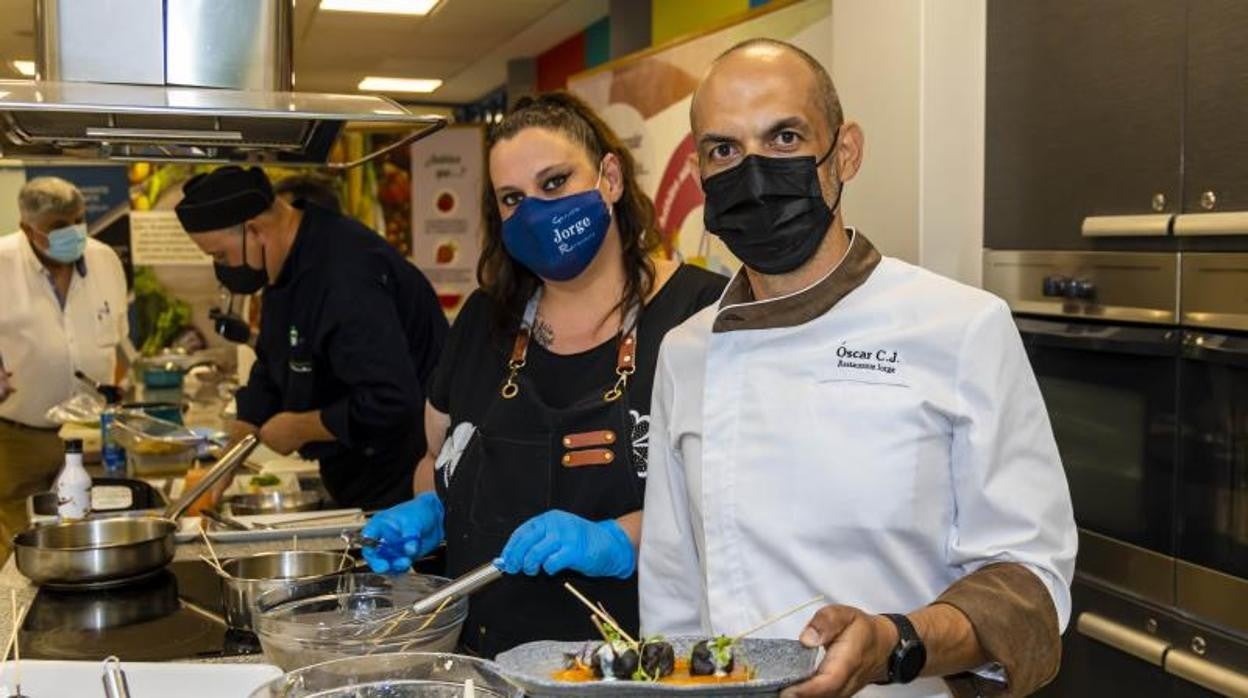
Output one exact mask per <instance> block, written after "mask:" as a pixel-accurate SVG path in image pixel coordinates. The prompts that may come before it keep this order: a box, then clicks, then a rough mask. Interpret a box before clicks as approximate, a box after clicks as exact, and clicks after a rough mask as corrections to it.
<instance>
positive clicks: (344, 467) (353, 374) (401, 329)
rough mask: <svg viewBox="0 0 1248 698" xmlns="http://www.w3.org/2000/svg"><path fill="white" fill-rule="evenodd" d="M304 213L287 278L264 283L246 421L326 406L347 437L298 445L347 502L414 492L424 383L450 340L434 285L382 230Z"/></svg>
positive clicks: (372, 505) (361, 503)
mask: <svg viewBox="0 0 1248 698" xmlns="http://www.w3.org/2000/svg"><path fill="white" fill-rule="evenodd" d="M296 205H297V206H299V207H300V208H302V209H303V212H304V213H303V220H302V222H301V223H300V224H299V231H298V233H297V235H296V236H295V241H294V244H293V245H292V247H291V250H290V255H289V256H288V257H287V258H286V262H285V264H284V265H283V266H282V271H281V273H280V274H279V275H278V278H277V282H276V283H274V284H273V285H272V286H269V287H268V288H266V289H265V292H264V305H263V307H262V309H261V311H260V336H259V338H258V339H257V341H256V356H257V358H256V363H255V365H254V366H253V367H252V369H251V377H250V378H249V379H248V382H247V386H246V387H245V388H243V389H242V390H240V391H239V392H238V398H237V399H238V418H239V419H241V420H243V421H245V422H248V423H250V424H253V425H256V426H262V425H263V424H264V423H265V422H266V421H268V420H269V418H270V417H272V416H273V415H275V414H277V413H279V412H306V411H309V410H320V412H321V421H322V422H324V424H325V427H326V428H327V429H328V430H329V431H330V432H331V433H332V434H333V435H334V436H335V437H337V441H334V442H317V443H309V444H307V445H305V446H304V447H303V448H301V449H300V450H299V453H300V455H302V456H303V457H304V458H309V459H316V460H319V461H320V464H321V477H322V479H323V481H324V483H325V487H326V489H327V490H328V491H329V493H330V495H331V496H332V497H333V498H334V499H335V500H336V501H337V503H338V504H341V505H343V506H356V507H362V508H365V509H377V508H383V507H387V506H391V505H393V504H397V503H399V502H402V501H406V500H408V499H410V498H411V496H412V475H413V473H414V471H415V467H416V463H417V461H418V460H419V459H420V457H421V456H422V455H423V454H424V452H425V448H426V445H425V432H424V426H423V424H424V419H423V414H424V404H425V392H426V391H425V387H426V386H427V385H428V380H429V378H430V374H432V372H433V368H434V366H435V365H436V364H437V360H438V356H439V353H440V352H441V349H442V343H443V341H444V340H445V338H446V333H447V322H446V316H445V315H444V314H443V313H442V308H441V306H440V305H439V304H438V299H437V296H436V295H435V294H434V292H433V287H432V286H430V284H429V281H428V280H427V279H426V278H425V276H424V275H423V274H421V273H420V271H419V270H418V269H416V267H414V266H412V265H411V264H410V263H409V262H408V261H407V260H405V259H404V258H403V257H401V256H400V255H399V253H398V252H396V251H395V250H394V248H392V247H391V246H390V245H389V243H387V242H386V241H385V240H384V239H383V238H382V237H381V236H379V235H377V233H375V232H373V231H372V230H369V229H368V228H366V227H364V226H363V225H362V224H360V223H359V222H358V221H355V220H353V219H351V218H347V217H345V216H341V215H338V214H335V213H331V212H330V211H327V210H325V209H322V208H319V207H317V206H315V205H311V204H305V203H303V202H299V203H298V204H296Z"/></svg>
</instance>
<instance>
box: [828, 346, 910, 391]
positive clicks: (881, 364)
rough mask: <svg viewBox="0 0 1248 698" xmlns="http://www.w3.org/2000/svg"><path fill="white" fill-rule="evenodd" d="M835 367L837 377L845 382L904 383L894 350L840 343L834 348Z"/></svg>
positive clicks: (898, 358)
mask: <svg viewBox="0 0 1248 698" xmlns="http://www.w3.org/2000/svg"><path fill="white" fill-rule="evenodd" d="M835 367H836V374H838V377H840V378H842V379H845V380H862V381H868V382H871V383H880V382H887V383H904V381H903V380H902V372H901V355H900V353H898V351H897V350H896V349H890V348H887V347H876V346H856V345H852V344H847V343H842V344H840V345H838V346H837V347H836V365H835ZM882 379H883V380H882Z"/></svg>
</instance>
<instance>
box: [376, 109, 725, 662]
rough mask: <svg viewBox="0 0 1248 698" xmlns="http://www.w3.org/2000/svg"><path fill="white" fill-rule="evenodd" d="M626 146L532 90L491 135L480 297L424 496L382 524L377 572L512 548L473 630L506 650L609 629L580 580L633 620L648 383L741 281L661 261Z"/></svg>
mask: <svg viewBox="0 0 1248 698" xmlns="http://www.w3.org/2000/svg"><path fill="white" fill-rule="evenodd" d="M634 171H635V165H634V163H633V160H632V157H631V155H630V154H629V151H628V148H627V147H625V146H624V145H623V144H622V143H621V142H620V141H619V139H618V138H617V137H616V136H615V134H613V133H612V132H611V130H610V129H609V128H608V127H607V126H606V124H604V123H603V122H602V120H601V119H599V118H598V116H597V115H595V114H594V113H593V111H592V110H590V109H589V107H588V106H586V105H585V104H584V103H582V102H581V101H580V100H578V99H576V98H575V97H573V96H571V95H567V94H561V93H556V94H549V95H542V96H540V97H537V98H524V99H521V100H520V101H519V102H518V103H517V105H516V109H515V110H514V111H513V112H512V113H511V114H510V115H508V116H507V118H506V119H504V120H503V121H502V122H501V123H500V124H499V125H498V126H496V127H495V130H494V133H493V135H492V137H491V141H490V147H489V179H488V181H487V185H486V187H487V190H486V192H485V199H484V201H485V212H486V215H485V228H486V230H485V237H484V249H483V254H482V259H481V261H480V265H479V267H478V277H479V280H480V282H481V290H480V291H478V292H476V293H474V294H473V295H472V296H471V297H470V298H469V299H468V300H467V301H466V302H465V304H464V307H463V309H462V310H461V311H460V313H459V316H458V317H457V318H456V320H455V326H454V327H453V328H452V330H451V335H450V338H449V339H448V340H447V346H446V350H445V351H444V352H443V354H442V360H441V363H439V365H438V369H437V371H436V372H435V374H434V380H433V384H432V386H431V388H430V391H429V396H428V399H429V406H428V408H427V409H426V413H425V415H426V416H425V424H426V429H427V430H428V432H427V438H428V441H429V453H428V454H427V455H426V456H425V458H424V459H422V461H421V463H420V466H419V469H418V471H417V476H416V481H417V482H416V487H417V492H418V494H417V496H416V498H415V499H413V500H412V501H410V502H407V503H404V504H400V505H399V506H397V507H394V508H392V509H390V510H387V511H385V512H382V513H380V514H378V515H377V516H375V517H373V519H372V520H371V521H370V522H369V523H368V524H367V525H366V526H365V529H364V532H365V534H366V535H370V536H373V537H375V538H378V539H380V540H381V541H382V542H383V543H382V545H381V546H379V547H377V548H369V549H366V550H365V559H367V560H368V562H369V564H370V565H371V566H372V567H373V569H374V570H377V571H379V572H395V571H402V570H405V569H407V568H408V567H409V566H410V565H411V562H412V560H413V559H415V558H417V557H419V556H420V555H423V554H425V553H427V552H429V551H430V550H432V549H433V547H434V546H436V545H438V544H439V543H440V542H441V541H442V540H443V539H445V540H446V554H447V568H448V573H449V574H450V575H452V576H456V575H460V574H463V573H464V572H466V571H468V570H471V569H472V568H474V567H477V566H479V565H482V564H488V563H490V562H491V561H495V560H496V559H497V562H496V564H497V566H499V567H500V568H502V569H503V571H504V572H506V573H507V576H505V577H504V578H502V579H501V580H499V581H497V582H495V583H493V584H492V585H491V586H489V587H488V588H486V589H483V590H481V591H479V592H477V593H476V594H474V595H473V597H472V602H471V603H470V604H469V607H468V609H469V610H468V618H467V620H466V622H465V625H464V630H463V633H462V635H461V636H460V640H461V642H462V643H463V645H464V649H465V650H466V651H468V652H472V653H476V654H480V655H484V656H490V657H492V656H494V655H495V654H497V653H499V652H501V651H504V650H507V649H509V648H511V647H514V646H516V645H518V644H521V643H524V642H528V641H531V640H538V639H555V640H576V639H584V638H586V637H590V636H593V635H595V631H594V628H593V626H592V625H591V624H590V622H589V618H588V614H587V612H586V610H585V609H584V607H582V606H581V605H580V604H579V602H578V601H577V600H576V599H575V598H574V597H573V596H572V595H571V594H569V593H568V592H567V590H565V589H564V588H563V583H564V582H565V581H571V582H572V583H573V584H574V585H575V586H576V587H577V588H578V589H579V590H580V591H582V592H584V593H585V594H586V595H587V596H588V597H590V598H591V599H593V600H594V601H596V602H601V603H602V604H603V605H605V606H606V608H607V609H608V610H609V611H610V612H611V614H612V615H613V616H615V618H616V619H617V620H618V621H619V622H620V623H621V624H623V625H624V626H625V629H626V630H627V631H628V632H630V633H632V632H635V631H636V627H637V576H636V572H635V570H636V544H637V536H638V534H639V531H640V526H641V520H642V516H643V514H642V512H641V504H642V495H643V492H644V486H645V479H644V478H645V476H646V458H647V443H648V429H649V421H650V417H649V414H650V390H651V385H652V383H653V380H654V374H655V361H656V360H657V357H658V353H659V344H660V342H661V341H662V340H663V336H664V335H665V334H666V333H667V331H668V330H669V329H671V328H672V327H675V326H676V325H678V324H679V323H680V322H681V321H683V320H684V319H685V318H688V317H689V316H691V315H693V314H694V313H696V312H698V310H700V309H701V308H703V307H705V306H707V305H709V304H710V303H712V302H714V301H715V299H717V298H718V297H719V294H720V292H721V291H722V289H723V287H724V284H725V282H726V279H724V278H723V277H721V276H719V275H717V274H712V273H710V272H708V271H706V270H703V269H699V268H697V267H693V266H690V265H686V264H680V263H679V262H676V261H673V260H667V259H659V258H655V257H653V256H651V254H652V253H653V252H654V250H655V249H656V247H657V245H658V239H659V238H658V230H657V226H656V225H655V222H654V206H653V204H652V203H651V202H650V200H649V199H648V198H647V197H646V195H645V194H644V193H643V192H642V191H641V188H640V187H639V185H638V183H637V180H636V178H635V175H634Z"/></svg>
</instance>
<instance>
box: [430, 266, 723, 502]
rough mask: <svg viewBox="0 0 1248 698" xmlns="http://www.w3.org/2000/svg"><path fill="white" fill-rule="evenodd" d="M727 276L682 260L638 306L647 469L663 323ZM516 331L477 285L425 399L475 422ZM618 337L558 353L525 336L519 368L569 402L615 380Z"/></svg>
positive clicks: (633, 395)
mask: <svg viewBox="0 0 1248 698" xmlns="http://www.w3.org/2000/svg"><path fill="white" fill-rule="evenodd" d="M727 283H728V280H727V279H726V278H724V277H723V276H720V275H719V274H715V273H712V272H709V271H706V270H704V269H701V268H699V267H694V266H690V265H687V264H684V265H681V266H680V267H679V268H678V269H677V270H676V272H675V273H674V274H673V275H672V277H671V278H670V279H668V281H667V283H666V284H664V285H663V287H662V288H661V289H659V292H658V293H657V294H655V296H654V297H653V298H652V299H651V300H650V302H649V303H648V304H647V305H646V306H645V307H644V308H643V309H642V311H641V315H640V317H639V320H638V327H637V359H636V361H637V372H636V373H635V374H634V375H633V376H632V377H631V378H630V379H629V383H628V385H629V390H628V398H629V403H630V404H629V411H630V413H631V415H632V428H633V434H632V442H633V465H634V466H635V467H636V468H637V474H638V476H639V477H643V478H644V477H645V474H646V460H647V455H648V442H649V439H648V435H649V425H650V391H651V389H652V388H653V386H654V369H655V363H656V362H657V361H658V358H659V344H660V343H661V342H662V341H663V336H664V335H666V334H667V332H668V330H670V329H672V328H673V327H675V326H677V325H679V324H680V323H682V322H684V321H685V320H686V319H687V318H689V317H690V316H692V315H694V314H695V313H697V312H698V311H699V310H701V309H703V308H705V307H706V306H708V305H710V304H711V303H714V302H715V301H716V300H717V299H718V298H719V295H720V294H721V293H722V292H723V290H724V286H725V285H726V284H727ZM514 339H515V335H514V330H513V333H512V334H511V335H509V336H501V335H500V333H499V332H498V331H497V323H496V321H495V315H494V301H493V300H492V299H490V297H489V296H487V295H485V294H484V293H482V292H481V291H477V292H475V293H473V294H472V296H470V297H469V298H468V300H467V301H466V302H465V303H464V307H463V309H461V310H460V312H459V317H458V318H456V320H455V324H454V325H453V326H452V327H451V333H450V336H448V337H447V341H446V349H445V350H444V351H443V352H442V360H441V361H440V362H439V364H438V367H437V369H436V370H435V371H434V374H433V381H432V384H431V385H430V387H429V402H430V404H432V405H433V407H434V408H435V409H437V410H438V411H439V412H443V413H446V414H448V415H450V417H451V427H452V428H454V427H455V425H457V424H460V423H462V422H470V423H472V424H474V425H475V424H480V423H481V421H482V419H483V418H484V416H485V412H486V410H487V409H488V408H489V406H490V404H491V403H492V402H493V401H494V399H495V398H497V397H498V396H499V392H498V391H499V388H500V387H501V386H502V384H503V382H504V380H505V379H506V374H507V371H506V366H507V359H508V357H509V355H510V354H511V347H512V343H513V341H514ZM616 358H617V343H616V340H615V339H614V338H612V339H610V340H607V341H606V342H603V343H602V344H600V345H598V346H597V347H594V348H593V349H589V350H587V351H583V352H579V353H576V354H567V355H560V354H554V353H552V352H550V351H548V350H547V349H546V348H544V347H542V346H541V345H539V344H538V343H537V342H531V343H530V344H529V351H528V357H527V362H526V364H525V366H524V368H523V369H522V370H523V371H524V374H525V375H527V376H528V377H529V378H530V380H532V381H533V383H534V384H535V385H536V386H537V390H538V392H539V393H540V396H541V398H542V402H544V403H545V404H547V405H550V406H551V407H555V408H559V407H566V406H569V405H571V404H573V403H575V402H577V401H578V400H581V399H583V398H584V397H585V396H587V395H589V394H591V393H600V392H602V390H603V389H604V386H605V387H609V385H610V384H611V383H612V382H613V381H614V380H615V364H616Z"/></svg>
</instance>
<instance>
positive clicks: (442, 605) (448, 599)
mask: <svg viewBox="0 0 1248 698" xmlns="http://www.w3.org/2000/svg"><path fill="white" fill-rule="evenodd" d="M450 602H451V597H449V596H448V597H446V598H445V599H442V603H440V604H438V607H437V608H435V609H433V613H430V614H429V617H428V618H426V619H425V622H424V623H421V624H420V627H419V628H416V632H420V631H422V630H424V629H425V628H428V627H429V626H430V625H433V621H435V620H437V618H438V614H439V613H441V612H442V610H443V609H445V608H446V606H447V604H449V603H450Z"/></svg>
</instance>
